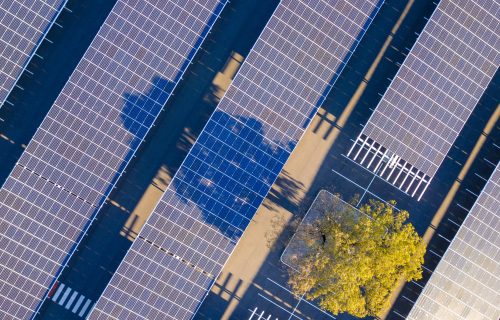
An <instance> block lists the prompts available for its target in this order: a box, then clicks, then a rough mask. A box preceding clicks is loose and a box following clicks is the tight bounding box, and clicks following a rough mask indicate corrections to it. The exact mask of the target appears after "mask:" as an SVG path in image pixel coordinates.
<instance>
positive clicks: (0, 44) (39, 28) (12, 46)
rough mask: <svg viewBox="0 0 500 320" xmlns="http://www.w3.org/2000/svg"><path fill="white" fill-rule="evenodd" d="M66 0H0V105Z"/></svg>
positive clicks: (0, 105)
mask: <svg viewBox="0 0 500 320" xmlns="http://www.w3.org/2000/svg"><path fill="white" fill-rule="evenodd" d="M66 2H67V0H47V1H32V0H16V1H0V70H1V73H0V108H1V107H2V105H3V104H4V102H5V99H7V96H8V95H9V93H10V92H11V91H12V89H13V88H14V86H15V85H16V82H17V80H18V79H19V77H20V76H21V74H22V72H23V71H24V69H25V68H26V66H27V65H28V63H29V61H30V59H31V58H32V57H33V55H34V54H35V51H36V49H37V48H38V46H39V45H40V43H41V42H42V40H43V39H44V37H45V36H46V35H47V32H48V30H49V29H50V27H51V26H52V24H53V23H54V21H55V19H56V18H57V16H58V15H59V13H60V12H61V10H62V9H63V8H64V6H65V5H66Z"/></svg>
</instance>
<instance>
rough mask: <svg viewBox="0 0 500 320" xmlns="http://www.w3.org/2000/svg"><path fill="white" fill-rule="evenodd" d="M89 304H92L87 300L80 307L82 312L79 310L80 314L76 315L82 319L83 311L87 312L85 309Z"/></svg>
mask: <svg viewBox="0 0 500 320" xmlns="http://www.w3.org/2000/svg"><path fill="white" fill-rule="evenodd" d="M91 302H92V300H90V299H87V301H86V302H85V304H84V305H83V307H82V310H80V313H79V314H78V316H79V317H83V315H84V314H85V311H87V308H88V307H89V305H90V303H91Z"/></svg>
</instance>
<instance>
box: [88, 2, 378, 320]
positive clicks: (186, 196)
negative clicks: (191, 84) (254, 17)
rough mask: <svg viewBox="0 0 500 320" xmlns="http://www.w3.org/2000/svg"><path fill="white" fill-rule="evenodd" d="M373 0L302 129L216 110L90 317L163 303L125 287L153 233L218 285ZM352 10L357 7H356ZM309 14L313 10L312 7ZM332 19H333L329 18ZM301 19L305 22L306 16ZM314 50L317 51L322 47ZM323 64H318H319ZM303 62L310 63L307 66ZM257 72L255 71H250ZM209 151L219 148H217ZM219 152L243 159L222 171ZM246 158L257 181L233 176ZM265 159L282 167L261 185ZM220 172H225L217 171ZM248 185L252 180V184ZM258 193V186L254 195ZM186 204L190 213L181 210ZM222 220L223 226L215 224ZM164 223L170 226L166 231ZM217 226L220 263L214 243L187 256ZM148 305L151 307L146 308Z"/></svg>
mask: <svg viewBox="0 0 500 320" xmlns="http://www.w3.org/2000/svg"><path fill="white" fill-rule="evenodd" d="M283 2H288V1H282V2H280V4H279V5H278V7H277V9H276V10H275V12H274V14H273V17H275V16H276V13H277V12H278V10H279V9H280V8H281V9H283V8H282V7H281V5H282V4H283ZM372 2H373V3H369V2H368V1H358V2H357V5H358V7H363V5H366V6H367V7H369V8H368V9H371V12H370V13H367V14H365V15H366V20H365V21H364V22H363V25H362V26H359V30H358V32H359V33H358V34H357V37H355V38H354V41H353V45H352V46H351V47H350V48H347V50H346V52H345V53H344V54H345V56H344V55H341V54H339V56H340V57H341V58H343V60H342V59H340V58H339V57H334V58H335V59H338V60H339V61H340V63H339V64H338V65H337V67H336V68H333V67H332V68H333V69H335V70H332V71H331V74H330V75H331V76H332V77H328V79H327V80H324V81H325V83H324V87H323V88H321V89H322V90H319V89H316V90H317V91H318V90H319V91H318V95H317V98H316V99H314V103H311V102H308V103H310V104H311V105H312V106H311V108H310V109H308V110H302V112H303V117H302V118H300V122H299V123H298V125H294V126H295V128H296V127H297V126H302V132H300V133H299V134H297V131H293V130H292V131H288V133H282V134H279V133H278V132H277V130H276V129H274V128H273V127H271V126H267V127H265V129H266V130H267V132H270V133H271V136H267V134H264V133H259V132H258V130H259V124H258V123H257V121H252V120H251V119H252V118H250V117H243V116H241V114H239V115H238V116H236V115H229V113H227V114H228V116H225V115H224V112H223V111H216V112H214V113H213V114H212V116H211V117H210V119H209V121H208V122H207V124H206V126H205V128H204V129H203V131H202V133H201V134H200V136H199V137H198V139H197V140H196V142H195V144H194V145H193V147H192V148H191V150H190V152H189V154H188V155H187V157H186V158H185V160H184V161H183V163H182V164H181V167H180V168H179V169H178V171H177V172H176V174H175V175H174V177H173V178H172V181H171V183H170V185H169V187H168V188H167V190H166V191H165V194H164V195H163V197H162V199H161V200H160V201H159V203H158V204H157V207H156V208H155V210H154V211H153V213H152V214H151V215H150V216H149V218H148V220H147V222H146V224H145V225H144V226H143V229H142V230H141V231H140V232H139V237H138V238H137V239H136V240H135V241H134V243H133V244H132V247H131V248H130V249H129V251H128V253H127V254H126V256H125V258H124V260H123V261H122V263H121V264H120V266H119V267H118V270H117V271H116V272H115V274H114V275H113V277H112V279H111V281H110V283H109V284H108V286H107V287H106V289H105V291H104V292H103V294H102V295H101V297H100V298H99V300H98V301H97V303H96V306H95V307H94V309H93V311H92V312H91V313H90V315H89V319H101V317H102V318H108V317H123V316H130V312H133V310H131V309H130V307H132V306H133V308H137V310H141V312H140V313H135V314H134V316H135V317H137V318H139V317H146V318H147V317H149V316H150V314H149V313H148V312H159V311H161V310H160V309H158V308H156V307H155V306H152V305H150V304H148V303H143V302H141V301H139V300H137V299H136V298H135V296H133V293H131V291H133V289H134V287H133V282H127V283H128V284H127V285H125V286H126V287H127V288H126V289H123V288H120V285H124V283H125V281H126V280H124V279H125V278H127V277H126V275H125V273H126V271H124V270H127V268H129V267H130V266H131V265H133V264H134V261H132V258H131V257H130V255H129V253H130V252H136V251H137V249H136V247H137V246H138V245H139V244H143V243H144V241H143V240H146V241H149V242H150V245H151V246H154V247H156V248H157V249H158V252H160V251H163V252H164V253H165V254H166V255H170V256H173V257H175V258H176V259H178V260H181V261H183V263H184V266H186V267H187V266H190V267H191V268H198V269H201V270H199V271H200V272H199V274H200V276H202V274H203V277H204V278H203V279H204V281H206V280H207V279H210V283H211V285H213V283H214V281H215V278H216V277H217V275H218V274H219V273H220V271H221V270H222V267H223V266H224V264H225V263H226V261H227V259H228V258H229V256H230V254H231V252H232V251H233V250H234V248H235V246H236V244H237V242H238V240H239V238H240V237H241V234H242V233H243V231H244V228H245V227H246V225H247V224H248V222H249V220H250V219H251V217H252V216H253V214H254V213H255V211H256V209H257V208H258V207H259V206H260V204H261V202H262V201H263V200H264V197H265V195H267V192H268V190H269V188H270V187H271V185H272V184H273V183H274V181H275V179H276V178H277V175H278V173H279V171H280V170H281V168H282V167H283V165H284V163H285V162H286V160H287V159H288V156H289V154H290V152H291V150H293V148H294V147H295V144H296V143H297V141H298V140H299V139H300V137H301V135H302V134H303V132H304V131H305V129H306V128H307V126H308V124H309V122H310V120H311V118H312V117H313V116H314V114H315V112H316V110H317V108H318V107H319V105H320V104H321V103H322V102H323V101H324V99H325V97H326V95H327V94H328V92H329V90H330V89H331V87H332V86H333V83H334V82H335V80H336V79H337V78H338V75H339V74H340V72H341V71H342V70H343V68H344V67H345V64H346V63H347V61H348V59H349V58H350V57H351V55H352V52H353V51H354V50H355V48H356V46H357V44H358V43H359V41H360V40H361V37H362V35H364V33H365V31H366V29H367V28H368V26H369V24H370V23H371V21H372V20H373V18H374V16H375V14H376V13H377V12H378V10H379V8H380V6H381V5H382V4H383V1H372ZM297 3H298V2H295V5H298V4H297ZM344 4H346V3H345V2H342V4H341V5H340V7H341V8H343V7H342V5H344ZM292 5H293V4H292ZM292 5H290V6H292ZM301 5H302V6H304V7H307V8H308V9H309V10H310V11H314V9H312V8H311V7H310V6H309V5H310V4H304V3H302V4H301ZM314 5H316V6H320V5H323V6H330V4H328V3H326V2H314V3H313V5H312V6H314ZM334 6H335V5H331V8H332V10H335V12H336V13H338V14H339V15H340V11H337V9H336V8H334ZM370 6H371V7H370ZM283 7H285V6H283ZM368 9H366V10H368ZM356 10H358V9H357V8H354V9H353V10H352V11H356ZM360 12H361V11H360ZM349 13H351V14H352V12H349ZM306 14H310V12H309V13H306ZM316 14H317V13H316ZM296 15H297V16H298V17H299V18H300V19H302V17H300V15H298V14H296ZM317 15H319V14H317ZM273 17H272V18H271V19H270V20H269V22H268V23H267V25H266V27H265V28H264V31H262V33H261V35H260V37H259V39H258V40H257V42H256V44H255V45H254V47H253V48H252V50H251V53H250V54H249V56H248V57H247V58H246V60H245V62H244V63H243V65H242V66H241V68H240V69H239V72H238V73H237V75H236V77H235V78H234V80H233V82H232V84H231V86H230V87H229V88H228V90H227V92H226V94H225V95H224V97H223V98H222V100H221V101H220V103H219V105H218V107H217V110H224V108H225V107H224V103H225V102H227V101H230V100H231V99H234V98H235V97H234V94H235V90H237V89H234V88H235V87H237V86H238V85H239V81H240V80H241V79H243V80H245V78H246V77H245V76H244V74H245V70H246V68H247V66H248V65H251V63H252V62H251V61H252V59H253V58H255V54H254V55H252V52H255V51H256V48H258V46H259V45H262V41H261V39H262V38H263V35H265V30H266V29H267V28H268V26H269V25H270V24H272V23H273V22H272V21H273ZM356 17H357V14H356V13H355V14H354V15H353V16H352V17H351V18H353V20H349V19H350V18H346V17H344V19H345V20H344V21H343V22H344V23H345V24H347V25H349V23H353V21H354V19H356ZM311 19H312V18H311ZM325 21H327V20H326V19H325ZM296 22H297V21H296ZM299 22H300V23H304V20H302V21H299ZM306 23H307V24H311V25H312V23H310V22H308V21H306ZM318 30H319V29H318ZM320 33H322V32H320ZM289 36H290V37H291V34H290V33H287V37H289ZM309 36H310V37H311V38H312V40H311V39H307V41H309V42H311V43H312V44H313V45H316V44H315V43H314V41H315V40H317V41H318V42H320V41H321V39H315V37H313V36H312V35H311V34H309ZM332 42H335V40H332ZM315 52H316V53H318V52H317V51H315ZM325 52H326V51H325ZM274 57H275V59H276V60H279V61H280V62H283V60H282V59H281V58H282V57H280V56H279V55H274ZM311 57H312V56H311ZM317 66H319V64H317ZM309 67H311V66H309ZM323 67H325V66H323ZM250 68H251V67H250ZM300 68H303V67H302V66H301V67H300ZM287 70H290V69H287ZM251 76H252V75H250V76H247V77H251ZM243 80H241V81H243ZM328 80H329V81H328ZM259 81H266V80H265V79H261V80H259ZM285 88H286V87H285ZM295 88H297V87H295ZM302 89H304V86H303V87H302ZM271 98H272V97H271ZM243 99H246V103H248V99H252V97H251V96H248V95H245V96H244V97H243ZM284 101H285V100H284ZM286 101H288V100H286ZM268 102H269V101H268ZM228 103H231V102H228ZM233 103H235V106H237V105H238V103H237V102H233ZM275 106H276V105H273V107H275ZM226 112H227V110H226ZM245 114H248V112H246V113H245ZM250 114H251V113H250ZM274 123H276V122H274ZM228 124H229V125H228ZM289 128H290V126H289ZM292 128H293V127H292ZM221 137H224V140H220V141H221V142H222V141H226V142H227V143H226V144H225V145H223V144H224V143H223V144H221V145H219V146H218V147H217V148H216V149H213V150H211V149H210V148H206V147H204V146H203V145H204V144H207V145H212V146H214V145H213V141H214V139H219V138H221ZM229 137H230V138H229ZM240 137H241V138H240ZM291 137H294V138H291ZM286 139H289V140H288V141H286V142H289V143H284V144H281V145H280V142H283V141H284V140H286ZM292 139H293V140H292ZM259 140H262V141H265V142H266V143H268V144H269V145H270V146H271V147H269V150H267V151H268V153H266V152H265V151H262V150H261V151H260V152H259V151H258V150H256V149H257V148H258V147H254V148H252V143H257V142H258V141H259ZM229 141H236V142H235V143H233V145H232V146H231V145H230V142H229ZM235 144H236V145H238V147H237V148H235V147H234V145H235ZM200 146H201V147H200ZM276 150H279V151H276ZM209 151H213V152H212V153H210V152H209ZM217 154H223V155H224V157H229V158H230V159H229V160H227V161H229V162H231V161H233V160H234V161H236V162H237V165H235V166H231V165H229V164H228V165H227V168H226V169H227V171H224V170H223V171H218V170H219V169H217V168H220V167H213V169H214V170H215V171H217V172H213V171H211V170H210V168H206V167H205V168H201V166H202V165H203V159H204V158H203V157H205V159H206V157H210V158H212V159H213V161H215V162H213V164H214V163H217V161H218V160H217V159H216V156H217ZM242 156H245V157H246V158H245V159H247V160H245V161H243V158H242ZM196 161H198V163H196ZM227 161H226V163H227ZM240 166H242V167H243V168H246V170H250V169H255V170H252V171H250V172H251V173H252V174H251V175H252V176H254V178H255V179H253V181H252V183H251V184H250V185H248V184H245V183H243V185H242V184H241V183H240V184H239V183H238V181H236V180H234V179H233V178H234V176H233V178H231V177H232V176H231V174H232V173H234V170H237V169H236V168H237V167H238V168H239V167H240ZM252 166H254V167H252ZM264 167H271V168H273V170H274V171H275V172H274V174H273V176H272V177H271V178H269V177H268V179H267V181H266V179H265V178H266V177H265V175H263V176H264V180H260V183H261V184H260V188H259V187H257V185H256V183H257V184H258V183H259V182H258V181H259V177H260V175H259V173H260V172H261V171H263V169H264ZM191 168H193V169H191ZM256 168H257V169H256ZM193 170H194V171H193ZM196 171H199V173H200V176H198V177H194V176H195V175H197V174H196V173H195V172H196ZM231 172H232V173H231ZM242 172H243V170H240V171H239V173H238V174H242ZM243 173H244V172H243ZM217 174H220V175H219V176H217ZM221 175H222V176H221ZM212 178H214V179H215V180H212ZM239 178H240V179H243V180H239V181H246V182H247V183H249V181H250V179H249V177H248V176H247V177H243V175H239ZM193 179H195V180H196V179H199V180H200V182H201V183H199V184H197V185H193ZM214 181H215V182H214ZM212 182H214V183H215V187H214V188H216V189H217V192H219V193H220V194H219V195H217V194H216V191H214V192H210V191H209V188H210V186H211V185H212ZM176 184H177V186H176V190H175V191H173V190H172V189H171V188H172V186H173V185H176ZM219 184H220V185H219ZM222 185H223V186H222ZM245 187H246V188H247V189H246V190H245ZM214 190H215V189H214ZM229 190H231V191H229ZM235 190H238V191H236V192H237V193H238V196H239V195H241V194H243V195H244V197H243V198H244V199H243V200H244V201H242V202H241V203H238V204H227V205H226V204H224V203H223V201H222V200H221V199H222V198H226V199H233V198H235V200H238V199H241V198H240V197H238V196H235V194H233V193H231V192H234V191H235ZM252 193H254V195H253V197H252ZM259 195H260V198H259ZM193 199H196V200H193ZM237 202H238V201H237ZM198 206H202V207H203V208H204V209H208V210H210V212H211V213H210V215H209V216H206V217H202V216H200V215H201V214H202V213H201V212H200V210H201V209H199V208H198ZM224 210H225V211H226V213H224ZM158 211H162V212H161V214H156V213H157V212H158ZM183 212H184V213H185V214H178V213H183ZM215 212H217V213H215ZM228 213H232V215H228ZM159 216H161V217H159ZM160 218H161V219H163V223H161V224H159V225H158V224H157V222H158V221H159V220H160ZM234 219H236V220H234ZM245 219H246V220H245ZM206 221H209V223H205V222H206ZM245 221H246V222H245ZM196 222H199V223H201V225H202V226H201V227H200V226H199V225H198V226H194V229H195V230H196V234H197V235H201V236H198V239H197V238H196V235H194V236H193V235H189V237H188V238H187V240H186V238H184V235H180V232H186V233H189V230H191V228H192V227H193V223H196ZM210 223H215V224H217V227H214V226H211V225H210ZM155 224H156V230H155V231H156V233H155V232H153V233H152V232H151V230H150V228H149V227H150V225H155ZM169 224H171V225H174V227H175V232H173V233H172V232H171V231H170V229H171V228H169ZM216 228H217V229H219V230H214V229H216ZM179 230H180V231H179ZM221 230H222V231H221ZM165 231H166V233H167V234H166V233H165ZM214 231H216V233H218V234H219V235H218V237H219V238H217V240H216V243H217V245H216V246H215V247H218V246H221V244H222V246H223V247H225V248H229V249H230V250H228V252H222V256H220V255H219V256H217V258H216V259H215V260H213V261H214V263H210V261H209V260H210V257H212V256H213V255H212V254H211V250H213V249H212V248H211V247H206V248H205V251H204V253H199V254H198V256H196V255H194V254H188V255H187V257H188V258H186V255H185V251H184V250H185V249H186V248H183V246H182V245H184V243H183V242H182V241H184V240H185V242H187V243H188V245H187V247H192V245H193V243H199V242H201V241H202V240H203V239H204V238H203V235H204V234H205V233H210V234H211V236H213V232H214ZM145 234H146V235H145ZM177 237H179V238H180V239H181V241H177V242H175V240H176V239H178V238H177ZM148 238H149V239H148ZM151 239H152V240H151ZM193 241H194V242H193ZM179 244H181V245H179ZM184 246H186V245H184ZM197 248H199V247H197ZM206 255H208V256H209V257H207V256H206ZM141 261H142V260H137V261H135V264H141V263H142V262H141ZM193 261H196V263H198V265H196V264H194V263H193ZM199 264H204V265H203V266H207V265H208V266H209V268H208V270H209V271H206V270H204V269H202V268H199ZM214 268H215V269H214ZM141 269H142V268H141ZM171 272H172V271H171ZM178 278H179V279H183V276H181V275H179V277H178ZM136 283H138V282H136ZM210 287H211V286H210ZM210 287H207V288H206V289H205V294H204V296H203V299H204V298H205V297H206V294H207V293H208V291H209V290H210ZM135 288H136V289H138V290H139V291H138V292H141V293H138V292H136V293H137V294H138V295H142V293H144V292H145V290H146V288H145V287H142V286H140V288H139V287H138V286H136V287H135ZM156 294H159V293H155V292H153V291H151V290H150V291H148V297H149V298H148V300H151V299H152V301H156V300H155V298H154V297H155V295H156ZM125 295H128V297H126V296H125ZM132 299H135V300H132ZM183 302H185V300H184V301H180V302H179V301H177V300H175V301H170V304H169V305H168V308H174V309H175V310H174V311H177V309H178V308H180V307H182V303H183ZM202 302H203V300H202V301H200V302H199V303H198V304H197V306H196V309H194V310H192V313H191V316H194V314H195V313H196V311H197V310H198V308H199V306H200V305H201V303H202ZM186 303H187V304H188V305H189V306H192V305H193V301H189V302H186ZM125 306H127V307H128V308H125ZM165 308H167V307H165ZM144 310H147V311H145V312H143V311H144ZM151 310H153V311H151ZM174 311H172V312H171V310H170V309H168V310H163V311H161V312H163V313H162V317H164V318H168V317H172V318H175V319H181V318H179V315H178V314H175V313H173V312H174ZM169 312H170V313H169ZM184 316H185V314H184ZM182 319H187V317H186V318H184V317H183V318H182Z"/></svg>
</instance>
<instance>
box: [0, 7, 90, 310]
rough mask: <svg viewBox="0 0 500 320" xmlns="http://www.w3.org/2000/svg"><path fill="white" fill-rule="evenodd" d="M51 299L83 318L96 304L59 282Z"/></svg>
mask: <svg viewBox="0 0 500 320" xmlns="http://www.w3.org/2000/svg"><path fill="white" fill-rule="evenodd" d="M0 1H1V0H0ZM51 300H52V301H54V302H55V303H57V304H58V305H60V306H63V307H64V309H66V310H69V311H71V312H73V313H74V314H77V315H78V316H79V317H81V318H84V317H85V315H86V314H87V313H88V312H89V310H91V309H92V308H93V305H94V304H95V303H94V302H93V301H92V300H91V299H89V298H87V297H86V296H84V295H83V294H81V293H80V292H78V291H76V290H74V289H73V288H70V287H69V286H67V285H65V284H63V283H60V284H59V286H58V287H57V290H56V292H55V294H54V295H53V296H52V298H51ZM0 320H1V319H0Z"/></svg>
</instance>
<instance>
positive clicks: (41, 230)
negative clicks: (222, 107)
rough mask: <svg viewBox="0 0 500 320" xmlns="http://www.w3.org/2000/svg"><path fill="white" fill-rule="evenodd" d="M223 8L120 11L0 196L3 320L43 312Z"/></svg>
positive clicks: (132, 5) (149, 5)
mask: <svg viewBox="0 0 500 320" xmlns="http://www.w3.org/2000/svg"><path fill="white" fill-rule="evenodd" d="M224 4H225V1H218V0H205V1H201V0H200V1H195V0H191V1H185V0H182V1H181V0H178V1H174V0H172V1H166V0H165V1H153V0H150V1H133V0H119V1H118V2H117V3H116V4H115V6H114V7H113V9H112V10H111V12H110V14H109V16H108V17H107V18H106V20H105V22H104V24H103V25H102V27H101V28H100V30H99V32H98V33H97V35H96V37H95V38H94V40H93V41H92V43H91V45H90V47H89V48H88V49H87V51H86V52H85V54H84V56H83V58H82V60H81V61H80V62H79V64H78V66H77V68H76V69H75V71H74V72H73V74H72V75H71V77H70V79H69V80H68V82H67V83H66V85H65V86H64V88H63V90H62V91H61V93H60V94H59V96H58V97H57V99H56V101H55V103H54V105H53V106H52V108H51V109H50V111H49V112H48V114H47V116H46V117H45V119H44V120H43V122H42V124H41V125H40V127H39V129H38V130H37V132H36V134H35V135H34V137H33V139H32V140H31V142H30V143H29V145H28V146H27V148H26V150H25V152H24V153H23V154H22V156H21V157H20V159H19V161H18V163H17V164H16V166H15V167H14V169H13V171H12V173H11V174H10V176H9V177H8V178H7V180H6V182H5V184H4V186H3V187H2V189H0V273H1V277H0V286H1V287H0V318H5V317H9V318H10V317H13V318H23V319H25V318H29V316H30V315H31V314H32V313H33V312H34V311H35V310H37V308H39V306H40V303H41V301H42V300H43V298H44V297H45V295H46V294H47V292H48V291H47V290H48V289H49V288H50V287H51V284H52V283H54V281H55V279H56V277H57V276H58V275H59V273H60V272H61V270H62V267H63V266H64V265H65V264H66V263H67V261H68V259H69V257H70V256H71V254H72V252H73V251H74V250H75V248H76V246H77V245H78V243H79V241H80V239H81V237H82V236H83V234H84V233H85V231H86V230H87V229H88V227H89V225H90V223H91V222H92V220H93V219H94V217H95V215H96V214H97V212H98V210H99V208H100V207H101V205H102V203H103V202H104V200H105V199H106V197H107V195H108V194H109V193H110V191H111V190H112V188H113V186H114V184H115V182H116V181H117V180H118V178H119V177H120V175H121V173H122V172H123V170H124V168H125V166H126V164H127V163H128V161H129V160H130V159H131V158H132V156H133V154H134V152H135V151H136V149H137V147H138V145H139V143H140V142H141V141H142V139H143V138H144V136H145V134H146V132H147V131H148V130H149V128H150V127H151V125H152V123H153V121H154V119H155V118H156V116H157V115H158V113H159V112H160V109H161V108H162V107H163V105H164V104H165V102H166V100H167V99H168V97H169V96H170V94H171V92H172V90H173V88H174V86H175V85H176V84H177V83H178V81H179V79H180V78H181V76H182V74H183V72H184V71H185V70H186V68H187V66H188V65H189V63H190V61H191V59H192V58H193V56H194V55H195V53H196V51H197V50H198V48H199V47H200V44H201V42H202V41H203V39H204V37H205V36H206V34H207V33H208V32H209V30H210V28H211V27H212V25H213V24H214V22H215V20H216V19H217V18H218V14H219V13H220V11H221V10H222V8H223V7H224Z"/></svg>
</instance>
